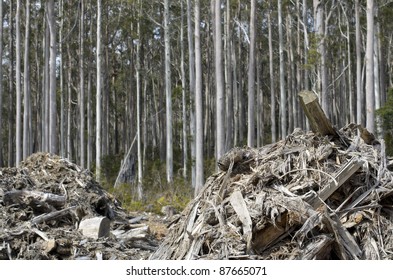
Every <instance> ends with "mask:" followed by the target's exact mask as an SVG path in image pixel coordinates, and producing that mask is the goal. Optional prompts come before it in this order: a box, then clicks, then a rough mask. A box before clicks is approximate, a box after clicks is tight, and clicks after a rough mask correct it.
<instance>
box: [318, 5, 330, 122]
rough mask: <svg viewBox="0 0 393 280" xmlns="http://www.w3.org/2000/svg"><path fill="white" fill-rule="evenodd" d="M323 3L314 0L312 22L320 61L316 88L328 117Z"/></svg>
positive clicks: (328, 100)
mask: <svg viewBox="0 0 393 280" xmlns="http://www.w3.org/2000/svg"><path fill="white" fill-rule="evenodd" d="M323 5H324V3H323V1H321V0H314V14H315V15H314V20H315V22H316V23H315V27H314V28H315V31H316V34H317V41H318V47H317V49H318V53H319V55H320V58H321V61H320V65H318V71H317V73H318V88H319V90H320V96H321V105H322V109H323V110H324V111H325V113H326V114H327V115H328V116H329V117H330V115H331V114H330V111H331V110H330V107H331V104H330V103H331V99H330V98H329V96H328V92H327V69H326V47H325V32H324V22H323V21H324V7H323Z"/></svg>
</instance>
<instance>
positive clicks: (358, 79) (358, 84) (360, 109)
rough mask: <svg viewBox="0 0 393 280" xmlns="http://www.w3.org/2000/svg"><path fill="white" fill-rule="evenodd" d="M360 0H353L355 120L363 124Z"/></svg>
mask: <svg viewBox="0 0 393 280" xmlns="http://www.w3.org/2000/svg"><path fill="white" fill-rule="evenodd" d="M359 1H360V0H355V22H356V23H355V24H356V39H355V40H356V44H355V46H356V100H357V101H356V122H357V123H358V124H362V125H364V121H363V108H364V94H363V86H362V81H363V79H362V54H361V47H362V40H361V31H360V15H359V14H360V6H359Z"/></svg>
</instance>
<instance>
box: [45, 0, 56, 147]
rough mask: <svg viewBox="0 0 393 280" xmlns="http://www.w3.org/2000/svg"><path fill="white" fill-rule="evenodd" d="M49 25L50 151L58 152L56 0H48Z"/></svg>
mask: <svg viewBox="0 0 393 280" xmlns="http://www.w3.org/2000/svg"><path fill="white" fill-rule="evenodd" d="M47 7H48V13H47V15H48V25H49V33H50V55H49V56H50V58H49V85H50V88H49V152H51V153H55V154H56V153H57V151H58V147H57V137H58V136H57V131H56V129H57V105H56V104H57V102H56V99H57V98H56V56H57V51H56V47H57V44H56V42H57V38H56V20H55V4H54V0H48V2H47Z"/></svg>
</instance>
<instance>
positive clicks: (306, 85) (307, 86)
mask: <svg viewBox="0 0 393 280" xmlns="http://www.w3.org/2000/svg"><path fill="white" fill-rule="evenodd" d="M302 18H303V34H304V46H303V51H304V65H307V64H308V56H307V52H308V35H307V34H308V33H307V0H303V9H302ZM304 89H305V90H310V83H309V78H308V69H307V67H304Z"/></svg>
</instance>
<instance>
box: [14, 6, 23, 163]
mask: <svg viewBox="0 0 393 280" xmlns="http://www.w3.org/2000/svg"><path fill="white" fill-rule="evenodd" d="M20 10H21V7H20V0H17V1H16V16H15V29H16V30H15V32H16V42H15V44H16V46H15V53H16V70H15V71H16V72H15V75H16V133H15V137H16V138H15V145H16V161H15V163H16V165H17V166H18V165H19V163H20V161H21V160H22V142H21V140H22V139H21V138H22V137H21V131H22V116H21V113H22V97H21V95H22V92H21V80H20V79H21V73H20V71H21V61H20V60H21V57H20V56H21V47H20Z"/></svg>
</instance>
